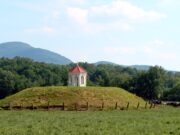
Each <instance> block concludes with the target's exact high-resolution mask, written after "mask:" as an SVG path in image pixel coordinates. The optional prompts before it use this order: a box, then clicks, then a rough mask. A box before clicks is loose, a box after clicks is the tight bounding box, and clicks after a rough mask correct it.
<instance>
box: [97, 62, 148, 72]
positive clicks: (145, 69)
mask: <svg viewBox="0 0 180 135" xmlns="http://www.w3.org/2000/svg"><path fill="white" fill-rule="evenodd" d="M94 65H96V66H97V65H114V66H122V67H131V68H135V69H137V70H144V71H147V70H149V69H150V67H151V66H149V65H129V66H127V65H119V64H116V63H113V62H109V61H98V62H96V63H94Z"/></svg>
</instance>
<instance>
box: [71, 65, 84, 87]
mask: <svg viewBox="0 0 180 135" xmlns="http://www.w3.org/2000/svg"><path fill="white" fill-rule="evenodd" d="M86 83H87V72H86V70H85V69H83V68H82V67H80V66H79V65H77V66H75V67H73V68H72V69H71V70H70V71H69V75H68V86H77V87H86Z"/></svg>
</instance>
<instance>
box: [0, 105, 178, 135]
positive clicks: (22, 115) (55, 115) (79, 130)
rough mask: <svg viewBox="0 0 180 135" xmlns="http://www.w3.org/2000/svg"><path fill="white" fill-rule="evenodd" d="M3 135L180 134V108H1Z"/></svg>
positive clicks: (1, 133)
mask: <svg viewBox="0 0 180 135" xmlns="http://www.w3.org/2000/svg"><path fill="white" fill-rule="evenodd" d="M0 135H180V108H170V107H165V108H164V107H162V108H158V109H152V110H129V111H120V110H116V111H95V112H93V111H86V112H76V111H73V112H69V111H0Z"/></svg>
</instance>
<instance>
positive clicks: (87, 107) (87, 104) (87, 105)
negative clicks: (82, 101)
mask: <svg viewBox="0 0 180 135" xmlns="http://www.w3.org/2000/svg"><path fill="white" fill-rule="evenodd" d="M86 109H87V110H89V103H88V102H87V103H86Z"/></svg>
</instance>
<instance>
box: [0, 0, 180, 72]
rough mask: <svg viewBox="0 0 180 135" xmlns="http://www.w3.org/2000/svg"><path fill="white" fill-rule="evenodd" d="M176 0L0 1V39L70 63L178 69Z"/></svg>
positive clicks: (179, 21)
mask: <svg viewBox="0 0 180 135" xmlns="http://www.w3.org/2000/svg"><path fill="white" fill-rule="evenodd" d="M179 7H180V0H146V1H142V0H31V1H27V0H11V1H10V0H9V1H7V0H0V43H3V42H8V41H22V42H26V43H28V44H30V45H32V46H33V47H37V48H43V49H48V50H51V51H54V52H56V53H59V54H61V55H63V56H65V57H67V58H69V59H71V60H72V61H74V62H79V61H81V62H86V61H87V62H90V63H91V62H96V61H102V60H103V61H111V62H114V63H117V64H121V65H135V64H137V65H159V66H162V67H164V68H165V69H168V70H176V71H180V38H179V35H180V26H179V25H180V17H179V14H180V8H179Z"/></svg>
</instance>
